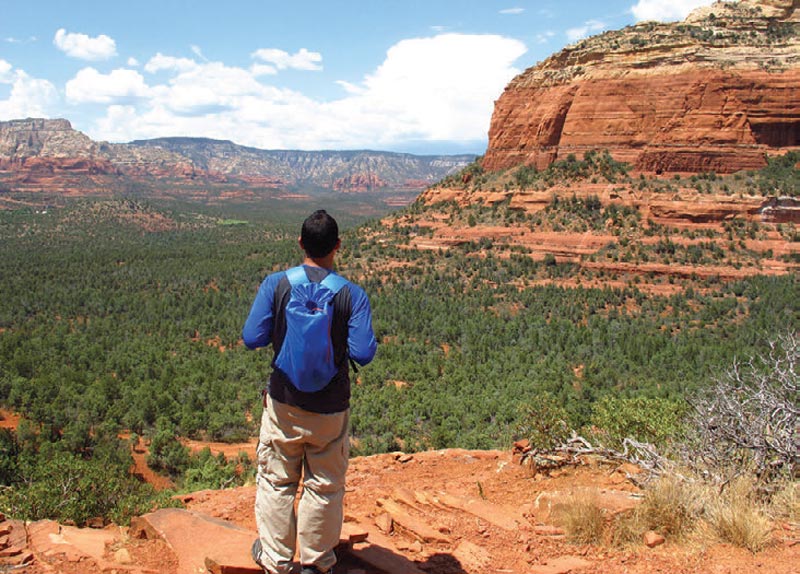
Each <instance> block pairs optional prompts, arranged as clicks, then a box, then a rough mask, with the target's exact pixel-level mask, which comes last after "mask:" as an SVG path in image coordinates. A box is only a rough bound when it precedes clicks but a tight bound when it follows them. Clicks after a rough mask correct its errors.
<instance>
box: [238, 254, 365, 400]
mask: <svg viewBox="0 0 800 574" xmlns="http://www.w3.org/2000/svg"><path fill="white" fill-rule="evenodd" d="M304 268H305V271H306V275H308V278H309V279H310V280H311V281H314V282H319V281H322V279H324V278H325V276H326V275H327V274H328V271H327V270H326V269H323V268H321V267H313V266H310V265H306V266H305V267H304ZM290 292H291V285H290V284H289V280H288V279H287V277H286V272H285V271H279V272H277V273H272V274H271V275H268V276H267V277H266V278H265V279H264V281H263V282H262V283H261V285H260V287H259V289H258V293H257V294H256V298H255V300H254V301H253V305H252V307H251V309H250V314H249V315H248V316H247V321H246V322H245V325H244V328H243V329H242V339H243V341H244V344H245V345H246V346H247V348H249V349H257V348H259V347H266V346H267V345H269V344H270V343H272V346H273V349H274V351H275V353H274V354H275V356H276V357H277V355H278V352H279V351H280V348H281V345H282V344H283V338H284V335H285V334H286V323H285V319H284V314H283V309H284V308H285V307H286V301H288V298H289V294H290ZM333 305H334V317H333V325H332V328H331V339H332V340H333V347H334V360H335V363H336V365H338V367H339V371H338V372H337V374H336V375H335V376H334V377H333V379H332V380H331V382H330V383H329V384H328V385H327V386H326V387H325V388H323V389H322V390H320V391H317V392H315V393H304V392H302V391H300V390H298V389H297V388H296V387H294V385H292V383H291V382H290V381H289V379H288V378H287V377H286V375H284V373H283V372H282V371H281V370H280V369H277V368H276V367H275V364H274V361H273V364H272V367H273V368H272V373H271V375H270V379H269V387H268V392H269V395H270V396H271V397H272V398H273V399H275V400H276V401H279V402H282V403H286V404H290V405H293V406H297V407H300V408H302V409H305V410H308V411H311V412H319V413H333V412H341V411H343V410H346V409H347V408H349V406H350V370H349V363H348V359H352V360H353V361H355V362H356V363H358V364H359V365H366V364H367V363H369V362H370V361H372V359H373V357H374V356H375V352H376V351H377V348H378V343H377V341H376V340H375V334H374V331H373V328H372V310H371V307H370V303H369V298H368V297H367V294H366V293H365V292H364V290H363V289H362V288H361V287H359V286H358V285H355V284H353V283H348V284H347V285H346V286H345V287H343V288H342V289H341V290H340V291H339V293H337V294H336V297H335V298H334V304H333Z"/></svg>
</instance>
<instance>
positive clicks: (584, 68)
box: [483, 0, 800, 173]
mask: <svg viewBox="0 0 800 574" xmlns="http://www.w3.org/2000/svg"><path fill="white" fill-rule="evenodd" d="M798 4H800V0H761V1H756V0H743V1H742V2H738V3H722V2H720V3H717V4H714V5H712V6H710V7H706V8H702V9H699V10H697V11H695V12H693V13H692V14H691V15H690V16H689V18H687V19H686V20H685V21H684V22H681V23H675V24H657V23H654V22H646V23H642V24H638V25H636V26H631V27H628V28H625V29H624V30H621V31H616V32H608V33H605V34H602V35H600V36H596V37H594V38H590V39H588V40H584V41H581V42H579V43H577V44H574V45H572V46H570V47H568V48H566V49H564V50H562V51H561V52H559V53H557V54H555V55H553V56H551V57H550V58H548V59H547V60H545V61H544V62H542V63H541V64H539V65H537V66H536V67H533V68H530V69H528V70H526V71H525V72H523V73H522V74H520V75H519V76H517V77H516V78H515V79H514V80H513V81H512V82H511V83H510V84H509V86H508V87H507V88H506V90H505V92H504V93H503V94H502V96H501V97H500V99H499V100H498V101H497V102H496V104H495V110H494V114H493V116H492V122H491V126H490V130H489V146H488V149H487V152H486V155H485V157H484V159H483V167H484V168H485V169H488V170H498V169H504V168H508V167H512V166H515V165H518V164H527V165H535V166H537V167H539V168H542V167H545V166H547V165H548V164H549V163H551V162H552V161H554V160H556V159H558V158H563V157H565V156H566V155H568V154H571V153H572V154H576V155H577V156H579V157H580V156H582V155H583V153H584V152H586V151H588V150H592V149H608V150H609V151H610V152H611V154H612V155H613V156H614V157H615V159H618V160H620V161H625V162H628V163H630V164H632V165H634V166H635V167H636V168H637V169H641V170H645V171H656V172H660V171H685V172H700V171H717V172H720V173H729V172H732V171H737V170H739V169H749V168H759V167H762V166H763V165H765V159H764V155H765V153H782V152H783V151H784V150H786V149H792V148H798V147H800V14H798V12H797V11H796V9H797V7H798Z"/></svg>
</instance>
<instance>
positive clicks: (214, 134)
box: [68, 34, 527, 149]
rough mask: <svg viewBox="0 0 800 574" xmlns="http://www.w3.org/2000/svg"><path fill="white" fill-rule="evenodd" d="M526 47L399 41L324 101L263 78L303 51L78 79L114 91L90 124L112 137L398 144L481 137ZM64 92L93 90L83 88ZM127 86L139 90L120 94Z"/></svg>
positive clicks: (289, 145) (447, 37) (311, 145)
mask: <svg viewBox="0 0 800 574" xmlns="http://www.w3.org/2000/svg"><path fill="white" fill-rule="evenodd" d="M526 50H527V48H526V47H525V45H524V44H523V43H521V42H519V41H518V40H513V39H510V38H505V37H502V36H493V35H463V34H443V35H437V36H433V37H427V38H414V39H408V40H403V41H401V42H398V43H397V44H395V45H394V46H392V47H391V48H390V49H389V50H388V52H387V53H386V57H385V59H384V61H383V63H382V64H381V65H380V66H379V67H377V68H376V69H375V70H373V71H372V72H371V73H369V74H366V75H365V76H364V77H363V78H362V79H361V80H359V81H352V80H349V81H345V80H340V81H338V82H337V84H338V85H339V86H341V87H342V95H341V97H339V98H335V99H332V100H329V101H321V100H318V99H313V98H309V97H307V96H305V95H303V94H301V93H299V92H297V91H292V90H288V89H282V88H277V87H274V86H271V85H269V84H268V83H267V81H266V80H267V79H268V77H269V76H270V75H272V74H275V73H277V71H278V70H279V69H286V68H287V67H295V68H296V67H298V66H299V65H302V63H301V61H302V60H303V59H306V56H304V55H303V54H304V52H303V51H302V50H301V51H299V52H297V53H296V54H294V55H290V54H288V53H287V52H282V51H280V50H277V51H271V52H266V53H265V52H261V53H260V55H258V56H257V55H256V54H255V53H254V54H252V57H253V59H254V60H255V62H254V64H253V65H252V66H251V67H249V68H243V67H235V66H228V65H225V64H223V63H221V62H196V61H194V60H190V59H186V58H174V57H171V56H167V55H163V54H157V55H156V56H154V57H153V58H151V59H150V61H148V62H147V63H146V65H145V66H144V69H145V71H146V72H148V73H155V72H161V73H162V74H165V75H166V78H163V76H158V78H159V79H160V80H159V82H152V81H151V82H150V85H149V87H146V86H145V85H144V81H143V80H142V78H141V77H138V78H137V77H136V76H134V75H133V74H136V72H135V71H132V70H127V72H129V73H130V74H131V75H129V76H128V75H126V76H125V77H120V78H118V79H117V80H118V81H117V82H116V84H117V85H128V86H129V87H130V88H131V89H130V90H128V91H124V90H120V91H119V92H116V93H111V91H110V88H109V87H108V86H107V85H106V82H108V83H110V75H109V76H108V77H104V76H103V75H102V74H99V73H97V72H93V73H90V72H85V76H86V77H85V78H82V79H83V80H85V81H84V82H83V84H84V85H86V86H87V87H88V86H92V87H93V90H94V91H93V93H94V94H95V101H97V99H98V98H99V97H100V96H98V94H104V96H103V97H104V98H107V99H108V100H112V101H111V105H109V106H108V107H107V108H106V114H105V116H104V117H102V118H101V119H100V120H98V121H97V122H96V124H95V125H94V127H93V128H91V129H88V130H87V131H89V133H90V134H91V135H92V137H94V138H96V139H104V140H110V141H129V140H132V139H139V138H152V137H158V136H165V135H187V136H204V137H211V138H218V139H230V140H233V141H235V142H237V143H239V144H243V145H250V146H255V147H260V148H265V149H281V148H283V149H357V148H373V149H376V148H377V149H402V148H403V146H404V145H406V143H407V142H415V143H418V142H420V141H432V140H439V141H462V142H475V141H483V140H485V138H486V134H487V132H488V128H489V121H490V119H491V114H492V109H493V102H494V100H495V99H497V97H498V96H499V95H500V93H501V92H502V90H503V88H504V87H505V86H506V84H507V83H508V81H509V80H510V79H511V78H512V77H513V76H514V75H516V74H518V73H519V70H518V69H517V68H515V67H514V62H515V61H516V60H517V59H518V58H519V57H520V56H522V55H523V54H524V53H525V52H526ZM307 61H308V62H311V63H312V64H313V63H314V62H319V61H321V59H320V60H317V59H310V60H307ZM281 66H284V67H283V68H281ZM301 69H302V68H301ZM77 79H78V78H77V77H76V84H77ZM89 80H91V81H89ZM68 94H69V95H72V97H75V98H77V97H81V98H85V99H88V98H89V95H88V91H87V90H80V91H79V90H77V89H75V90H69V91H68ZM132 94H142V97H141V98H140V99H137V100H133V99H128V100H126V98H130V96H131V95H132Z"/></svg>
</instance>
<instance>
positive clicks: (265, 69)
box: [250, 64, 278, 76]
mask: <svg viewBox="0 0 800 574" xmlns="http://www.w3.org/2000/svg"><path fill="white" fill-rule="evenodd" d="M250 73H251V74H253V75H254V76H274V75H275V74H277V73H278V70H277V68H275V66H270V65H268V64H253V65H252V66H250Z"/></svg>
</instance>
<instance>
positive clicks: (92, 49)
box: [53, 28, 117, 61]
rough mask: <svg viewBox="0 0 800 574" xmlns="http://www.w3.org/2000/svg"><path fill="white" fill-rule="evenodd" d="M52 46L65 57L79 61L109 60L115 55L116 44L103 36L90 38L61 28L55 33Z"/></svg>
mask: <svg viewBox="0 0 800 574" xmlns="http://www.w3.org/2000/svg"><path fill="white" fill-rule="evenodd" d="M53 44H55V45H56V47H57V48H58V49H59V50H61V51H62V52H64V53H65V54H66V55H67V56H69V57H71V58H78V59H79V60H91V61H99V60H109V59H111V58H113V57H114V56H116V55H117V44H116V42H114V40H113V39H112V38H109V37H108V36H106V35H105V34H100V35H99V36H97V37H96V38H91V37H89V36H87V35H86V34H76V33H73V32H67V31H66V30H65V29H64V28H61V29H59V30H58V31H57V32H56V35H55V37H54V38H53Z"/></svg>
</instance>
